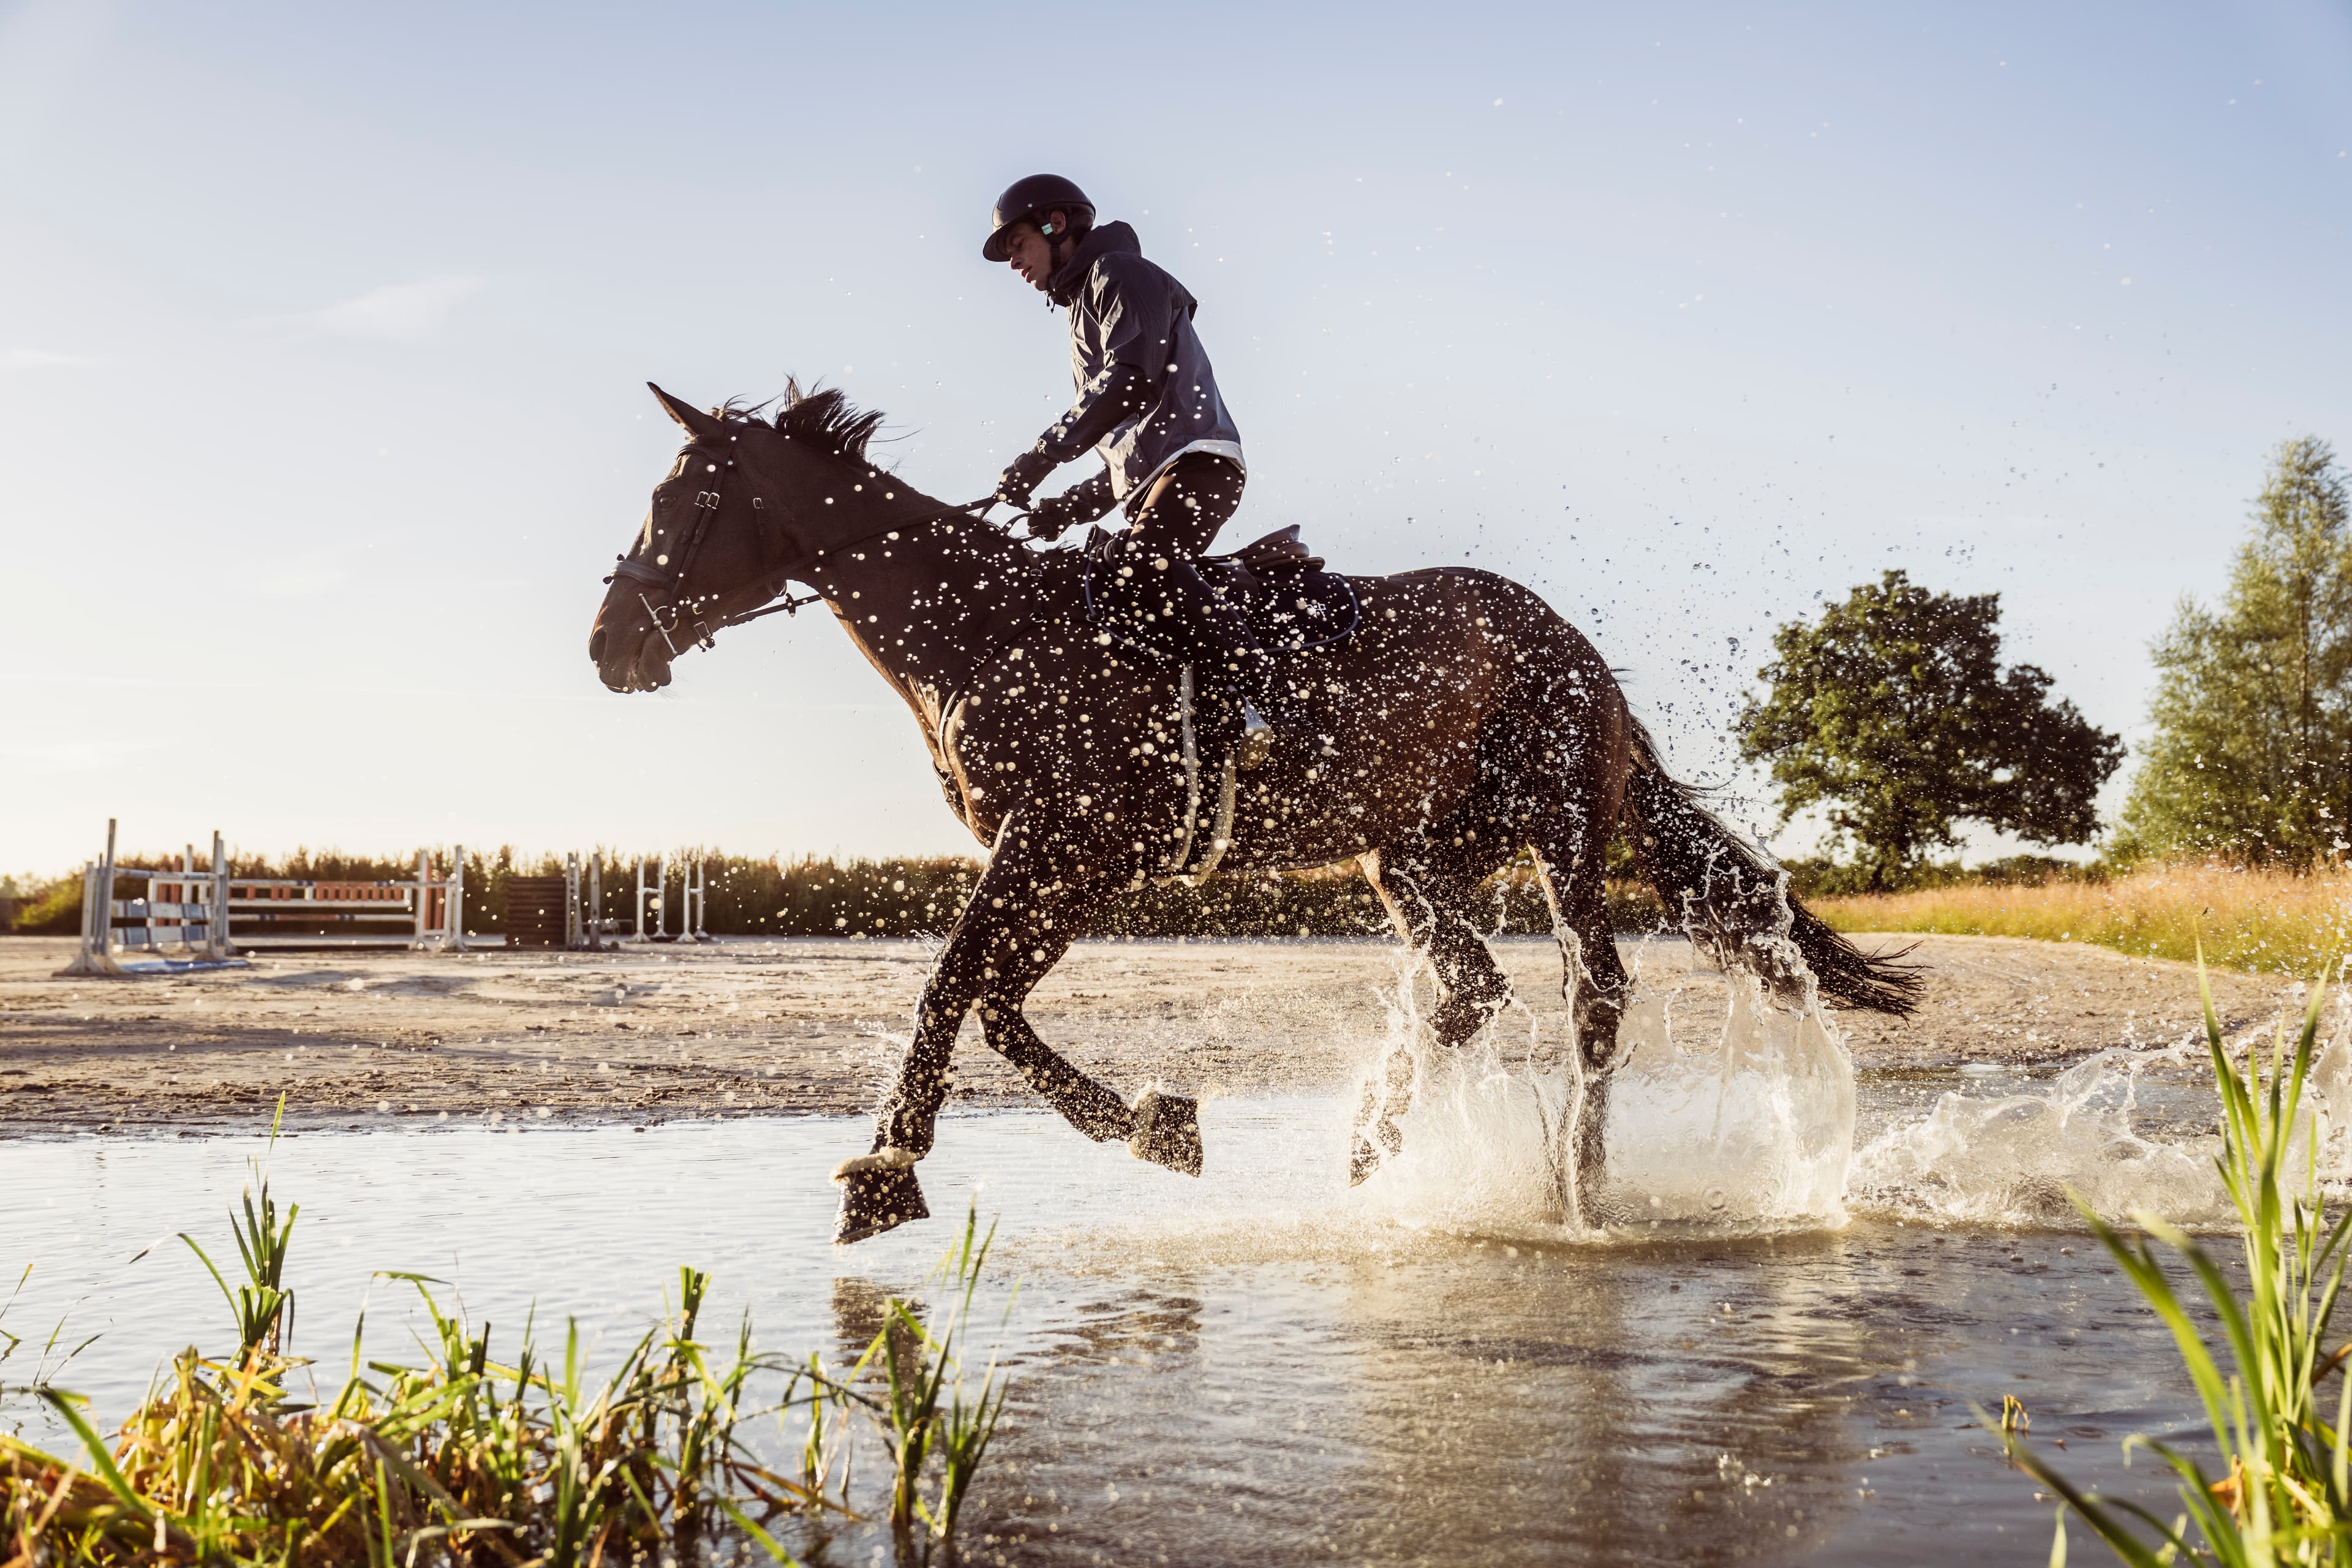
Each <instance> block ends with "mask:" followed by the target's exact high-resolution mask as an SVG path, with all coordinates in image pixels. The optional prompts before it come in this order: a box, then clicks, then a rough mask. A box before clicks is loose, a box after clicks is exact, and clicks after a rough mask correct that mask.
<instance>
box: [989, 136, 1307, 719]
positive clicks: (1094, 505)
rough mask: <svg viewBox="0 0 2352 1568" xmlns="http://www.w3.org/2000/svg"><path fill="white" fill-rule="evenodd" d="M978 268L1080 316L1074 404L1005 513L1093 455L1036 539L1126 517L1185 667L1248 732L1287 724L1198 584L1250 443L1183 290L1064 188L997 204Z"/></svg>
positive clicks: (1244, 643)
mask: <svg viewBox="0 0 2352 1568" xmlns="http://www.w3.org/2000/svg"><path fill="white" fill-rule="evenodd" d="M980 253H981V255H982V257H983V258H986V259H987V260H990V261H1003V262H1010V263H1011V264H1012V267H1013V271H1015V272H1017V273H1019V274H1020V276H1021V278H1022V279H1023V280H1024V281H1025V282H1026V283H1028V284H1029V285H1030V286H1031V287H1032V288H1034V289H1037V290H1038V291H1039V292H1041V293H1043V294H1045V296H1046V297H1047V298H1048V299H1050V300H1053V302H1054V303H1055V304H1056V305H1061V306H1064V307H1066V308H1067V309H1068V310H1069V312H1070V374H1071V376H1072V378H1073V379H1074V380H1075V381H1076V383H1077V388H1078V395H1077V401H1076V402H1075V403H1073V404H1071V405H1070V409H1069V412H1068V413H1066V414H1065V415H1063V416H1062V417H1061V418H1060V419H1058V420H1056V421H1055V423H1054V424H1053V425H1052V426H1048V427H1047V429H1046V431H1045V434H1044V435H1043V436H1041V437H1038V438H1037V443H1036V445H1035V446H1034V447H1030V448H1029V449H1028V450H1027V451H1025V452H1024V453H1022V454H1021V455H1020V456H1019V457H1017V458H1013V462H1012V465H1011V466H1010V467H1008V468H1006V469H1005V470H1004V474H1003V478H1002V479H998V480H997V482H996V498H997V499H998V500H1002V501H1004V502H1006V503H1007V504H1009V505H1012V506H1015V507H1022V506H1026V505H1027V504H1028V502H1029V498H1030V497H1031V496H1032V495H1034V493H1035V492H1036V489H1037V486H1038V485H1039V484H1040V483H1041V482H1042V481H1043V480H1044V479H1045V476H1046V475H1048V474H1050V473H1052V472H1053V471H1054V470H1055V468H1060V467H1061V466H1062V465H1063V464H1064V463H1066V462H1069V461H1070V460H1071V459H1073V458H1076V457H1077V456H1078V455H1079V454H1080V453H1082V452H1084V451H1085V450H1086V449H1087V447H1094V448H1096V449H1097V451H1099V452H1101V454H1102V457H1103V471H1102V472H1100V473H1098V474H1097V475H1095V476H1094V477H1093V478H1092V479H1087V480H1085V481H1084V482H1083V483H1080V484H1078V485H1076V486H1075V487H1073V488H1072V489H1068V490H1066V491H1065V492H1064V493H1062V494H1061V495H1058V496H1054V497H1051V498H1049V499H1047V500H1043V501H1040V502H1038V503H1037V507H1036V509H1035V510H1034V511H1032V512H1031V513H1030V514H1029V531H1030V532H1031V534H1032V535H1034V536H1035V537H1037V538H1040V539H1055V538H1059V537H1060V536H1061V533H1062V531H1064V530H1065V529H1066V528H1069V527H1070V526H1071V525H1073V524H1075V523H1081V522H1092V521H1095V519H1097V518H1098V517H1101V516H1102V515H1103V514H1104V513H1105V512H1108V510H1110V509H1111V508H1112V507H1113V506H1114V505H1117V504H1118V503H1120V502H1122V501H1124V502H1125V503H1126V510H1127V516H1128V528H1127V534H1126V541H1125V545H1124V548H1123V549H1122V551H1121V552H1120V557H1119V558H1120V560H1121V561H1122V562H1123V563H1124V564H1126V565H1128V566H1129V567H1131V568H1133V569H1134V571H1135V572H1136V573H1137V574H1139V575H1142V576H1144V577H1145V580H1146V581H1147V582H1158V583H1160V584H1161V585H1162V586H1163V588H1164V595H1163V600H1162V602H1163V604H1164V605H1167V606H1168V607H1171V608H1172V609H1173V611H1174V627H1173V629H1174V630H1175V633H1176V636H1177V637H1178V638H1179V639H1180V652H1181V654H1182V655H1183V657H1185V658H1189V659H1190V660H1191V661H1192V663H1194V664H1196V665H1208V664H1218V665H1223V667H1224V668H1227V669H1230V670H1232V671H1234V673H1235V674H1237V675H1238V676H1240V678H1241V683H1242V691H1243V706H1244V727H1245V729H1246V730H1248V731H1251V732H1253V733H1255V732H1262V731H1265V729H1266V728H1267V725H1266V722H1265V719H1264V718H1263V717H1262V716H1261V715H1262V714H1265V713H1268V712H1278V705H1277V703H1276V701H1275V700H1274V698H1275V687H1274V679H1273V670H1272V668H1271V661H1270V660H1269V659H1268V658H1267V657H1266V653H1265V647H1263V646H1262V645H1261V644H1260V643H1259V642H1258V640H1257V638H1256V637H1255V636H1254V635H1252V633H1251V631H1250V628H1249V624H1248V623H1247V622H1246V621H1244V619H1243V618H1242V615H1241V612H1240V611H1239V610H1238V609H1237V608H1235V607H1234V606H1233V605H1228V604H1226V603H1224V602H1223V600H1221V599H1219V598H1218V597H1217V596H1216V595H1215V594H1213V592H1211V591H1210V588H1209V585H1208V584H1207V583H1205V582H1203V581H1202V577H1201V574H1200V573H1199V572H1198V571H1196V570H1195V569H1194V568H1193V565H1192V563H1193V561H1194V560H1195V559H1196V558H1197V557H1199V556H1200V555H1201V554H1202V553H1203V552H1206V551H1207V549H1208V548H1209V543H1210V542H1211V541H1212V540H1213V539H1214V538H1216V536H1217V530H1219V529H1220V528H1223V526H1224V525H1225V521H1226V520H1227V519H1229V518H1231V517H1232V516H1233V515H1234V509H1235V508H1236V507H1238V506H1240V505H1241V500H1242V485H1243V482H1244V479H1246V477H1247V469H1246V468H1245V467H1244V463H1243V459H1242V443H1241V432H1240V431H1238V430H1236V429H1235V428H1234V419H1233V416H1232V415H1230V414H1228V413H1227V412H1225V404H1224V400H1223V398H1221V397H1219V396H1218V395H1217V383H1216V378H1215V376H1214V374H1213V373H1212V372H1211V371H1210V369H1209V356H1208V353H1207V352H1206V351H1205V350H1203V349H1202V346H1201V339H1200V337H1199V335H1198V334H1197V333H1195V332H1194V331H1193V330H1192V313H1193V311H1195V310H1198V309H1199V301H1198V300H1194V299H1193V298H1192V294H1191V292H1190V291H1188V290H1187V289H1185V287H1184V286H1183V285H1182V284H1181V283H1179V282H1177V281H1176V279H1173V278H1171V277H1170V276H1169V275H1168V274H1167V273H1166V272H1165V271H1164V270H1162V269H1161V268H1159V267H1157V266H1155V265H1153V264H1152V263H1151V262H1149V261H1146V260H1145V259H1144V258H1143V247H1142V245H1141V244H1140V242H1139V241H1138V240H1137V238H1136V237H1135V230H1133V229H1132V228H1129V226H1127V225H1126V224H1123V223H1109V224H1105V225H1102V226H1100V227H1097V226H1096V225H1095V207H1094V204H1093V203H1092V202H1090V201H1088V200H1087V195H1086V193H1085V192H1084V191H1081V190H1080V189H1078V187H1077V186H1076V184H1073V183H1071V182H1070V181H1068V180H1066V179H1063V178H1062V177H1061V176H1060V175H1058V174H1032V175H1030V176H1029V177H1028V178H1027V179H1024V180H1016V181H1014V182H1013V184H1012V185H1010V186H1009V187H1007V188H1006V190H1005V192H1004V194H1003V195H1001V196H999V197H997V198H996V210H995V212H994V214H993V215H992V220H991V223H990V233H989V236H988V243H987V244H985V245H983V246H982V247H981V249H980Z"/></svg>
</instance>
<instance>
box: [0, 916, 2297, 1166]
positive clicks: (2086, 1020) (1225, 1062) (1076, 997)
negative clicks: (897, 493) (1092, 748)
mask: <svg viewBox="0 0 2352 1568" xmlns="http://www.w3.org/2000/svg"><path fill="white" fill-rule="evenodd" d="M1893 940H1894V939H1868V938H1865V939H1864V942H1863V945H1864V947H1865V948H1870V947H1874V946H1875V945H1879V944H1881V943H1883V942H1891V941H1893ZM1496 948H1497V951H1498V952H1499V953H1500V954H1501V956H1502V958H1503V962H1504V963H1505V965H1506V967H1507V969H1508V970H1509V971H1510V973H1511V975H1512V978H1513V982H1514V984H1516V986H1517V991H1518V994H1519V998H1520V1000H1521V1001H1522V1002H1523V1003H1525V1004H1526V1005H1528V1007H1529V1008H1530V1009H1531V1010H1532V1011H1534V1012H1535V1013H1537V1014H1538V1016H1545V1017H1548V1018H1549V1019H1553V1020H1557V1019H1558V1017H1559V1013H1560V1002H1559V957H1558V954H1557V951H1556V950H1555V949H1554V948H1553V946H1552V945H1551V943H1550V942H1548V941H1533V940H1528V941H1507V942H1498V943H1497V944H1496ZM1625 951H1626V956H1627V961H1628V963H1633V962H1634V960H1635V956H1636V955H1635V952H1634V951H1633V944H1630V943H1629V944H1627V946H1626V949H1625ZM72 952H73V945H72V943H71V942H65V941H52V940H48V939H21V940H16V941H11V942H5V943H0V1133H5V1134H7V1135H15V1136H28V1135H29V1136H37V1135H39V1134H42V1133H45V1132H54V1131H67V1130H96V1131H139V1130H149V1131H152V1130H155V1129H157V1128H159V1127H169V1128H176V1129H180V1130H183V1131H191V1132H194V1131H204V1130H206V1129H226V1128H228V1127H231V1126H235V1127H237V1128H247V1127H250V1126H251V1125H252V1123H253V1121H254V1119H255V1118H257V1117H259V1116H264V1115H266V1114H267V1113H268V1109H269V1107H270V1106H271V1104H272V1103H273V1102H274V1101H275V1100H276V1098H277V1096H278V1093H279V1092H280V1091H281V1090H282V1091H284V1092H285V1094H286V1096H287V1106H288V1112H289V1117H292V1118H298V1119H302V1120H306V1121H333V1122H335V1123H337V1124H348V1123H352V1122H358V1123H360V1124H362V1125H369V1124H378V1125H380V1124H383V1122H385V1121H392V1122H400V1123H411V1124H413V1123H415V1122H417V1121H444V1120H456V1119H460V1118H488V1119H499V1120H513V1119H517V1118H531V1119H542V1120H553V1119H561V1120H564V1121H579V1120H598V1121H657V1120H667V1119H674V1118H681V1117H696V1118H700V1117H727V1116H749V1115H780V1114H793V1113H801V1112H840V1111H857V1110H866V1109H867V1108H868V1107H870V1106H871V1105H872V1103H873V1102H874V1100H875V1097H876V1094H877V1089H878V1086H879V1085H880V1083H881V1082H882V1081H883V1078H884V1074H885V1072H886V1070H887V1067H888V1066H889V1064H890V1063H892V1062H893V1061H894V1060H895V1058H896V1053H897V1051H898V1038H900V1037H903V1032H904V1031H905V1029H906V1028H907V1027H908V1022H909V1020H910V1018H911V1016H912V1012H913V1008H914V1004H915V1000H916V997H917V995H918V994H919V992H920V990H921V988H922V984H923V980H924V976H925V974H926V973H928V970H929V963H930V950H929V948H927V947H925V946H923V945H921V944H918V943H914V942H850V941H819V940H809V941H789V942H754V941H730V942H719V943H713V944H709V945H706V946H700V947H690V946H673V947H631V948H629V949H627V950H625V951H624V952H614V953H564V954H555V953H541V952H508V951H503V950H485V951H478V952H468V953H465V954H462V955H436V954H428V953H410V952H349V951H343V952H305V953H293V952H268V953H261V954H257V955H256V956H255V957H254V959H253V966H252V967H251V968H250V969H241V970H227V971H219V972H214V973H201V974H192V975H185V976H178V977H172V978H143V979H136V980H89V979H58V978H56V977H55V971H57V970H58V969H59V968H61V967H62V966H63V965H64V964H65V963H66V962H67V961H68V959H69V958H70V957H71V956H72ZM1914 956H1915V959H1916V961H1917V962H1919V963H1922V964H1923V965H1924V966H1925V972H1926V975H1927V995H1926V998H1925V1002H1924V1005H1922V1006H1921V1008H1920V1010H1919V1013H1918V1016H1916V1017H1915V1018H1912V1019H1910V1020H1908V1021H1904V1020H1895V1019H1885V1018H1881V1017H1877V1016H1873V1015H1853V1014H1847V1015H1842V1021H1843V1026H1844V1029H1845V1032H1846V1037H1847V1040H1848V1043H1849V1045H1850V1047H1852V1050H1853V1058H1854V1062H1855V1066H1856V1067H1857V1068H1862V1069H1864V1070H1865V1071H1866V1070H1868V1069H1871V1068H1913V1067H1937V1066H1944V1067H1948V1066H1951V1065H1954V1064H1957V1063H1959V1062H1964V1061H2001V1062H2017V1063H2022V1062H2037V1061H2050V1060H2055V1059H2063V1058H2074V1057H2078V1056H2080V1055H2083V1054H2084V1053H2086V1052H2089V1051H2092V1050H2095V1049H2099V1048H2102V1047H2110V1046H2143V1047H2144V1046H2149V1045H2157V1044H2168V1043H2171V1042H2173V1041H2177V1040H2179V1039H2180V1038H2181V1037H2182V1036H2183V1035H2184V1034H2186V1033H2188V1032H2189V1031H2190V1030H2191V1029H2192V1028H2193V1027H2194V1024H2195V1012H2194V1009H2195V1005H2196V976H2195V973H2194V972H2193V971H2191V970H2190V969H2189V968H2187V967H2186V966H2184V965H2180V964H2177V963H2163V962H2156V961H2148V960H2137V959H2129V958H2125V957H2123V956H2120V955H2118V954H2116V953H2114V952H2108V951H2106V950H2105V949H2101V948H2094V947H2083V946H2074V945H2053V944H2051V943H2045V942H2025V941H2014V940H2008V939H2000V938H1981V937H1929V938H1927V939H1925V940H1924V941H1923V942H1920V945H1919V947H1918V950H1917V952H1916V954H1915V955H1914ZM1640 962H1641V963H1643V964H1644V965H1645V966H1646V967H1647V969H1648V972H1649V973H1652V974H1656V973H1659V972H1660V970H1661V968H1662V967H1664V968H1683V967H1686V966H1687V965H1688V963H1689V962H1690V958H1689V950H1688V948H1687V947H1686V946H1685V945H1684V944H1681V943H1654V944H1650V945H1649V946H1647V947H1646V948H1645V949H1644V950H1643V952H1642V953H1641V954H1640ZM1398 975H1399V959H1398V954H1397V952H1396V950H1395V949H1393V948H1391V947H1390V946H1387V945H1385V944H1382V943H1379V942H1336V941H1334V942H1320V941H1300V942H1093V943H1083V944H1080V945H1079V946H1077V947H1076V948H1074V949H1073V950H1072V951H1071V953H1070V956H1069V957H1068V958H1067V959H1066V960H1065V961H1064V963H1062V964H1061V966H1060V967H1059V968H1057V969H1056V970H1055V972H1054V973H1053V974H1052V975H1050V976H1049V977H1048V978H1047V979H1046V981H1045V984H1043V985H1041V986H1040V987H1039V988H1038V990H1037V992H1036V994H1035V995H1034V997H1033V999H1032V1000H1031V1003H1030V1005H1029V1013H1030V1016H1031V1018H1032V1019H1033V1020H1034V1023H1035V1024H1036V1026H1037V1028H1038V1031H1039V1033H1040V1034H1041V1035H1043V1036H1044V1037H1045V1039H1047V1040H1048V1041H1050V1042H1052V1043H1053V1044H1054V1045H1055V1047H1056V1048H1058V1049H1061V1050H1063V1051H1065V1052H1066V1053H1067V1054H1068V1055H1069V1056H1070V1057H1071V1058H1072V1059H1073V1060H1074V1061H1075V1062H1076V1063H1077V1064H1078V1065H1080V1066H1081V1067H1084V1068H1087V1069H1089V1070H1092V1071H1095V1072H1097V1073H1099V1074H1100V1075H1102V1076H1103V1078H1104V1079H1105V1080H1106V1081H1107V1082H1108V1083H1110V1084H1112V1085H1113V1086H1115V1087H1117V1088H1118V1089H1119V1090H1120V1091H1121V1092H1123V1093H1127V1094H1130V1095H1131V1094H1133V1093H1134V1092H1135V1091H1137V1090H1138V1089H1141V1088H1142V1087H1143V1086H1144V1085H1145V1084H1146V1083H1148V1082H1150V1081H1151V1080H1153V1079H1165V1080H1167V1081H1168V1082H1170V1083H1171V1084H1173V1085H1175V1086H1178V1087H1181V1088H1188V1089H1189V1088H1192V1087H1194V1086H1200V1087H1202V1088H1206V1089H1222V1090H1225V1091H1229V1092H1231V1091H1244V1090H1249V1089H1277V1088H1305V1087H1311V1086H1317V1085H1328V1084H1333V1083H1337V1082H1339V1081H1341V1080H1343V1079H1345V1078H1346V1077H1347V1076H1348V1074H1349V1072H1350V1070H1351V1069H1352V1068H1354V1067H1355V1066H1356V1065H1357V1063H1358V1062H1359V1061H1360V1059H1362V1058H1364V1057H1365V1056H1367V1055H1368V1054H1369V1052H1370V1042H1371V1041H1372V1040H1373V1039H1374V1038H1376V1037H1378V1036H1379V1035H1380V1034H1381V1032H1382V1031H1383V1029H1384V1028H1385V1026H1386V1019H1387V1003H1386V1002H1385V1001H1384V999H1383V998H1384V996H1385V995H1391V994H1393V993H1394V992H1395V989H1396V985H1397V980H1398ZM2213 989H2214V1001H2215V1005H2216V1006H2217V1007H2218V1008H2219V1009H2220V1011H2221V1018H2222V1021H2223V1023H2224V1025H2225V1026H2227V1027H2229V1028H2230V1029H2231V1031H2232V1032H2233V1033H2235V1032H2239V1031H2242V1030H2244V1029H2246V1028H2248V1027H2250V1026H2260V1025H2263V1024H2266V1023H2267V1022H2268V1020H2270V1019H2271V1018H2272V1017H2273V1016H2275V1014H2276V1011H2277V1007H2278V1005H2279V1002H2280V1000H2281V998H2282V997H2284V996H2288V992H2287V991H2286V989H2285V988H2284V987H2283V986H2281V985H2280V984H2278V983H2277V982H2275V981H2273V980H2270V979H2265V978H2260V977H2254V976H2248V975H2242V974H2232V973H2217V974H2216V975H2215V976H2214V978H2213ZM2290 999H2291V998H2290ZM958 1066H959V1070H960V1073H961V1079H960V1083H959V1087H958V1089H957V1091H956V1092H957V1095H958V1097H959V1098H961V1099H963V1100H971V1101H978V1102H982V1103H991V1102H992V1103H999V1104H1007V1103H1013V1102H1016V1101H1020V1100H1025V1099H1027V1098H1028V1097H1027V1091H1026V1090H1025V1089H1024V1086H1023V1085H1022V1084H1021V1083H1020V1082H1019V1080H1018V1079H1015V1078H1014V1077H1013V1073H1012V1072H1011V1070H1010V1069H1009V1068H1006V1067H1005V1066H1004V1065H1003V1062H1001V1061H1000V1060H998V1059H997V1058H995V1057H994V1056H993V1055H992V1053H991V1052H990V1051H988V1050H987V1048H986V1047H984V1046H982V1044H981V1042H980V1038H979V1031H978V1027H977V1025H976V1024H972V1023H970V1022H967V1025H966V1031H965V1035H964V1037H963V1044H962V1046H961V1049H960V1050H959V1053H958Z"/></svg>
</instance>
